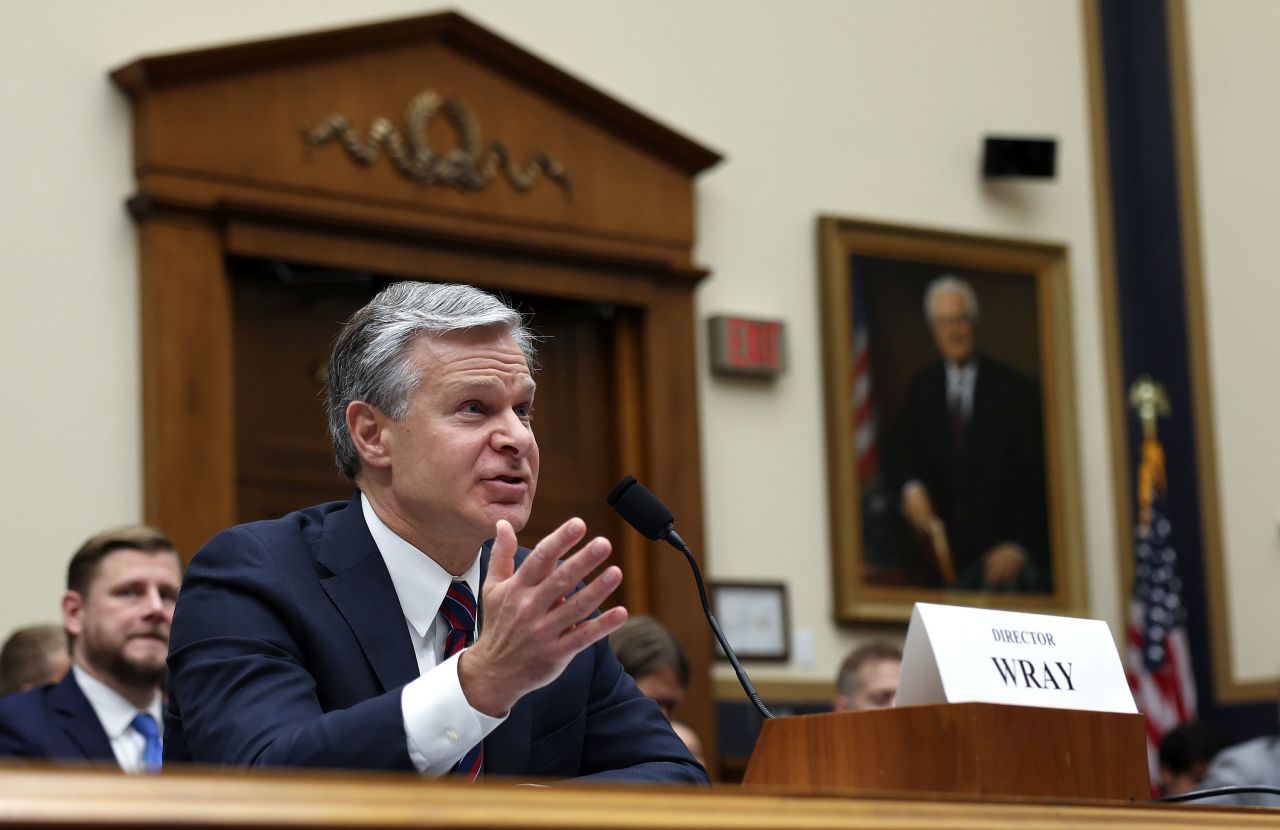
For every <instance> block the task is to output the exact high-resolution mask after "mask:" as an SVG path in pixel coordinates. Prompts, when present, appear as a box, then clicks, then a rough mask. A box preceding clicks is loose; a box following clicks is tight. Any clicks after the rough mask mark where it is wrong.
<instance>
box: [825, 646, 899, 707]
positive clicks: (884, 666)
mask: <svg viewBox="0 0 1280 830" xmlns="http://www.w3.org/2000/svg"><path fill="white" fill-rule="evenodd" d="M901 674H902V649H900V648H898V647H897V646H895V645H894V644H893V643H887V642H874V643H868V644H867V645H865V646H861V647H860V648H856V649H854V650H853V651H852V652H851V653H850V654H849V656H848V657H846V658H845V659H844V662H843V663H841V664H840V672H839V674H838V675H837V676H836V696H835V699H834V700H833V701H832V702H831V708H832V709H833V710H835V711H837V712H861V711H866V710H869V709H889V708H892V706H893V701H894V698H895V697H896V696H897V694H898V678H899V677H900V676H901Z"/></svg>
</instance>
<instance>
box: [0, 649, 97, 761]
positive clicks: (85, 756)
mask: <svg viewBox="0 0 1280 830" xmlns="http://www.w3.org/2000/svg"><path fill="white" fill-rule="evenodd" d="M0 757H8V758H15V757H16V758H47V759H49V760H54V761H79V762H89V763H93V764H97V765H104V766H113V767H117V768H118V767H119V764H118V762H117V761H116V756H115V753H114V752H112V751H111V741H110V740H109V739H108V738H107V733H106V732H105V731H103V729H102V723H101V722H99V720H98V716H97V714H96V713H95V712H94V711H93V707H92V706H90V705H89V700H88V698H86V697H85V696H84V692H82V691H81V690H80V685H79V684H78V683H76V678H75V674H74V672H70V671H69V672H67V674H66V677H64V678H62V680H61V681H59V682H58V683H50V684H49V685H47V686H39V687H37V688H34V689H29V690H28V691H25V692H19V693H17V694H12V695H8V696H6V697H2V698H0Z"/></svg>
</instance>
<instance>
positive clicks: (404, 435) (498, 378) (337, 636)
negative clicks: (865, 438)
mask: <svg viewBox="0 0 1280 830" xmlns="http://www.w3.org/2000/svg"><path fill="white" fill-rule="evenodd" d="M531 354H532V335H531V334H530V333H529V332H528V331H527V330H526V329H525V328H524V326H523V325H522V321H521V318H520V315H519V314H518V313H517V312H515V311H514V310H513V309H511V308H509V307H508V306H506V305H504V304H503V303H501V302H500V301H499V300H497V299H496V298H494V297H492V296H490V295H488V294H486V293H484V292H482V291H478V290H476V289H474V288H470V287H468V286H456V285H453V286H450V285H428V284H423V283H407V282H406V283H398V284H395V285H392V286H391V287H389V288H387V289H385V290H384V291H383V292H381V293H380V294H379V295H378V296H377V297H375V298H374V299H373V300H372V301H371V302H370V303H369V305H367V306H365V307H364V308H363V309H361V310H360V311H358V312H356V314H355V315H353V316H352V318H351V319H350V320H349V321H348V322H347V323H346V324H345V326H344V327H343V329H342V331H341V333H340V334H339V336H338V339H337V341H336V343H335V345H334V350H333V355H332V357H331V360H330V365H329V374H328V386H329V389H328V415H329V428H330V435H331V438H332V439H333V442H334V445H335V449H336V453H337V458H338V466H339V468H340V469H341V470H342V471H343V472H344V473H345V474H346V475H347V476H348V477H349V478H351V479H352V480H353V481H354V482H355V484H356V486H357V487H358V488H359V492H358V493H357V494H356V495H355V497H354V498H352V499H351V500H350V501H349V502H346V503H342V502H338V503H333V504H327V505H321V506H318V507H313V508H309V509H307V510H303V511H300V512H297V513H292V514H290V515H288V516H285V517H284V518H282V519H278V520H275V521H269V522H258V523H254V524H249V525H242V526H239V527H235V528H231V529H230V530H227V531H224V532H223V533H221V534H219V535H218V536H216V537H214V539H213V540H212V541H210V542H209V543H208V544H207V545H206V546H205V547H204V548H203V549H202V550H201V551H200V552H199V554H198V555H197V556H196V557H195V559H194V561H193V563H192V565H191V568H190V570H189V572H188V575H187V577H186V581H185V584H184V588H183V592H182V597H181V599H180V601H179V603H178V608H177V612H176V615H175V619H174V628H173V646H172V649H171V652H170V656H169V667H170V686H169V692H170V698H169V704H170V707H169V711H168V715H169V720H168V723H167V726H168V732H167V736H168V740H167V747H166V752H167V754H168V757H169V758H171V759H175V760H176V759H181V760H192V761H196V762H200V763H215V764H234V765H281V766H315V767H329V768H367V769H388V770H395V769H401V770H418V771H419V772H421V773H423V774H426V775H443V774H447V773H450V772H452V773H454V774H459V775H462V776H463V777H465V778H466V779H470V780H474V779H475V778H476V777H478V776H479V775H480V774H482V773H484V774H489V775H494V774H497V775H509V776H519V777H554V778H573V777H595V778H606V779H629V780H649V781H694V782H699V781H705V780H706V773H705V771H704V770H703V769H702V767H700V766H699V765H698V764H696V763H695V762H694V761H693V760H692V758H690V756H689V754H688V752H687V751H686V750H685V748H684V746H683V744H682V743H681V742H680V740H679V738H677V737H676V736H675V735H674V734H673V733H672V731H671V728H670V726H669V725H668V724H667V721H666V719H665V718H664V717H663V716H662V713H661V712H660V711H659V710H658V707H657V706H656V705H655V704H654V703H653V702H652V701H649V700H647V699H645V698H644V697H643V696H642V695H641V694H640V693H639V692H638V691H637V690H636V688H635V684H634V683H633V682H632V681H631V679H630V678H629V677H628V676H627V675H626V674H624V673H623V671H622V668H621V666H620V665H619V664H618V661H617V660H616V659H615V658H614V656H613V654H612V652H611V651H610V650H609V647H608V644H607V642H606V640H605V638H607V637H608V635H609V634H610V633H611V632H612V631H614V630H615V629H616V628H617V627H618V626H620V625H621V624H622V623H623V622H624V621H625V619H626V616H627V614H626V611H625V609H622V608H612V609H610V610H608V611H606V612H604V613H597V612H595V609H596V608H597V606H598V605H599V603H600V602H601V601H602V600H603V599H604V598H605V597H606V596H607V595H608V594H609V593H610V592H612V591H613V590H614V588H616V587H617V585H618V583H619V581H620V580H621V572H620V571H619V570H618V569H617V568H616V567H609V568H606V569H605V570H604V571H602V572H601V574H600V575H599V576H597V577H596V578H595V579H594V580H592V581H590V582H587V583H585V584H583V582H582V581H583V580H584V579H585V578H586V576H587V575H588V574H589V573H590V572H592V571H593V570H594V569H596V568H597V567H599V566H600V565H602V564H603V563H604V561H605V559H606V558H607V557H608V555H609V552H610V545H609V542H608V541H607V540H605V539H603V538H596V539H592V540H591V541H589V542H587V543H586V544H584V545H582V546H581V547H580V548H578V550H577V551H576V552H572V553H571V551H573V549H574V548H575V547H576V546H578V545H579V543H580V542H582V541H583V539H584V538H585V535H586V527H585V525H584V524H583V522H582V521H581V520H579V519H570V520H569V521H567V522H565V523H564V524H563V525H561V526H560V528H559V529H557V530H556V531H554V532H553V533H552V534H551V535H549V536H548V537H547V538H545V539H543V540H542V541H541V542H539V543H538V544H537V545H536V546H535V547H534V548H533V550H532V551H527V550H524V549H518V548H517V544H516V535H515V534H516V531H517V530H519V529H520V528H522V527H523V526H524V524H525V522H526V520H527V519H528V516H529V511H530V509H531V507H532V502H533V497H534V491H535V489H536V486H537V480H538V465H539V455H538V445H537V442H536V441H535V440H534V436H533V430H532V423H531V418H532V409H533V396H534V382H533V377H532V373H531V371H530V368H529V365H530V357H531ZM491 537H492V538H491ZM490 539H491V541H486V540H490ZM477 597H479V598H480V599H481V602H478V603H477V602H476V598H477Z"/></svg>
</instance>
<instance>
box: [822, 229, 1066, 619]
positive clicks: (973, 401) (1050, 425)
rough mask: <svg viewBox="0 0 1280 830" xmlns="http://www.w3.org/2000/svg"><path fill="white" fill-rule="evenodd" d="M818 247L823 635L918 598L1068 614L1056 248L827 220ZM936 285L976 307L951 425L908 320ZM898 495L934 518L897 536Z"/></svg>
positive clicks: (894, 614)
mask: <svg viewBox="0 0 1280 830" xmlns="http://www.w3.org/2000/svg"><path fill="white" fill-rule="evenodd" d="M818 238H819V249H820V250H819V253H820V262H821V265H820V272H819V281H820V297H821V306H822V310H821V314H822V331H823V335H822V342H823V358H824V375H823V377H824V389H825V408H826V428H827V448H828V453H827V455H828V474H829V484H830V486H829V492H830V515H831V540H832V545H831V546H832V550H831V567H832V583H833V590H834V599H835V616H836V619H837V621H839V622H862V621H880V622H883V621H888V622H903V621H906V619H907V618H908V617H909V615H910V612H911V606H912V605H913V604H914V603H915V602H918V601H923V602H943V603H954V604H960V605H969V606H978V607H999V608H1007V609H1010V610H1023V611H1037V612H1045V613H1061V614H1083V613H1084V612H1085V610H1086V602H1085V588H1084V579H1083V571H1084V567H1083V541H1082V532H1083V530H1082V528H1083V525H1082V520H1081V517H1082V510H1081V495H1080V475H1079V451H1078V435H1077V430H1076V417H1075V409H1076V402H1075V392H1074V368H1073V361H1072V346H1071V312H1070V285H1069V272H1068V267H1067V265H1068V256H1067V250H1066V248H1065V247H1064V246H1062V245H1057V244H1052V243H1044V242H1036V241H1022V240H1014V239H1003V238H997V237H990V236H978V235H972V234H964V233H955V232H950V231H943V230H931V229H924V228H915V227H908V226H900V225H890V224H884V223H878V222H869V221H863V220H858V219H849V218H841V217H835V216H823V217H820V218H819V220H818ZM943 276H952V277H955V278H957V279H958V280H961V281H963V282H964V283H965V284H966V285H968V286H971V288H972V290H973V294H974V295H975V296H976V299H977V306H978V310H979V315H978V316H979V319H978V320H975V321H973V322H974V323H976V327H973V328H970V329H969V331H970V332H971V334H970V339H969V341H967V342H969V343H970V344H972V342H973V339H974V337H975V336H976V341H977V355H978V356H977V357H976V358H973V359H970V360H966V361H964V362H963V363H962V364H958V365H964V366H970V365H972V366H976V367H977V368H976V369H974V370H973V372H972V374H971V376H970V377H971V379H970V381H969V387H968V389H969V397H968V398H967V400H966V407H965V408H963V409H961V408H958V407H957V408H954V409H952V410H950V412H951V415H952V419H951V421H946V420H943V419H944V418H946V417H947V412H948V409H947V407H948V406H950V404H949V403H948V400H949V399H948V398H947V397H946V396H947V395H948V394H951V393H950V392H948V391H945V390H948V389H951V387H948V386H947V384H948V383H949V381H948V380H947V370H946V368H945V367H946V366H947V365H948V364H946V363H945V362H944V361H943V360H942V359H941V352H940V351H939V349H940V348H941V344H942V343H943V341H942V340H935V335H934V329H933V328H932V323H931V322H929V321H927V320H926V315H925V305H924V294H925V289H926V287H927V286H929V285H930V284H931V283H932V281H933V280H935V279H937V278H940V277H943ZM950 285H951V286H952V287H953V289H954V285H955V284H954V283H950ZM944 293H945V292H944ZM952 293H958V292H956V291H954V290H953V292H952ZM935 302H936V301H935ZM935 307H936V306H935ZM965 308H966V310H967V309H968V308H969V306H968V305H967V304H966V305H965ZM965 316H966V317H967V316H968V315H967V314H966V315H965ZM934 319H937V320H939V321H941V320H943V318H942V316H941V313H940V312H939V314H938V315H936V317H935V318H934ZM855 336H856V337H857V338H858V340H857V344H855ZM951 365H953V366H954V365H957V364H951ZM973 378H976V380H974V379H973ZM954 400H959V399H954ZM961 411H964V412H965V415H964V417H963V419H962V420H961V419H960V416H959V415H958V414H957V413H959V412H961ZM966 436H967V437H966ZM948 442H951V443H948ZM916 489H919V490H921V491H924V492H925V493H926V494H928V495H929V496H930V504H931V505H932V507H933V508H935V512H934V513H933V514H929V513H925V514H920V513H919V512H918V511H917V512H915V513H913V514H912V515H913V516H914V517H916V521H914V522H913V521H908V519H907V514H906V512H904V509H903V505H904V504H906V503H907V501H911V500H912V499H913V498H918V497H914V496H913V494H912V493H911V492H910V491H912V490H916ZM904 497H905V499H906V500H907V501H904ZM913 504H914V502H913ZM921 515H925V516H929V515H932V516H934V519H935V520H934V521H932V522H924V521H920V520H919V517H920V516H921ZM1010 546H1012V547H1013V548H1014V551H1013V553H1010V552H1009V551H1007V550H1002V551H999V552H997V551H996V548H997V547H999V548H1008V547H1010ZM1019 555H1020V558H1019ZM1001 556H1005V557H1008V558H1012V561H1013V562H1015V563H1017V564H1015V565H1014V566H1013V569H1012V570H1010V569H1007V568H1006V569H1004V570H1001V569H1000V568H999V566H998V564H996V560H997V559H999V557H1001ZM992 574H994V575H995V576H994V577H992V576H991V575H992ZM1001 574H1004V576H1001ZM988 578H993V579H997V580H1002V581H1001V582H999V583H996V582H990V581H987V580H988Z"/></svg>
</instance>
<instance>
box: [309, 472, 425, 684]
mask: <svg viewBox="0 0 1280 830" xmlns="http://www.w3.org/2000/svg"><path fill="white" fill-rule="evenodd" d="M316 558H317V561H319V563H320V564H321V565H323V566H325V567H326V568H328V569H329V571H330V572H331V573H332V574H333V575H332V576H330V577H328V578H325V579H322V580H321V581H320V584H321V586H322V587H323V588H324V591H325V593H326V594H328V595H329V599H330V600H331V601H332V602H333V604H334V606H335V607H336V608H337V609H338V612H339V613H340V614H342V616H343V618H344V619H345V620H346V621H347V625H348V626H350V627H351V631H352V632H353V633H354V634H355V636H356V640H358V641H359V643H360V648H361V650H363V651H364V654H365V657H366V658H367V659H368V661H369V664H370V665H371V666H373V671H374V673H375V674H377V676H378V682H379V683H381V684H382V688H383V691H390V690H391V689H395V688H398V687H400V686H403V685H404V684H406V683H408V682H409V681H410V680H413V679H414V678H416V677H417V676H418V660H417V658H416V657H415V656H414V653H413V643H412V641H411V640H410V639H409V629H408V627H407V626H406V625H405V621H404V612H403V611H401V610H400V599H399V597H397V596H396V589H395V586H394V585H393V584H392V582H391V574H389V573H388V572H387V566H386V564H385V563H384V562H383V561H382V556H381V554H379V553H378V546H377V545H376V544H374V541H373V537H372V536H371V535H369V528H368V526H367V525H366V524H365V521H364V514H363V513H362V511H361V507H360V494H359V493H357V494H356V495H355V497H353V498H352V499H351V502H350V503H349V504H348V505H347V507H346V509H344V510H339V511H337V512H335V513H332V514H330V516H329V517H328V518H327V519H326V521H325V524H324V532H323V534H322V536H321V541H320V552H319V554H318V555H317V557H316Z"/></svg>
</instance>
